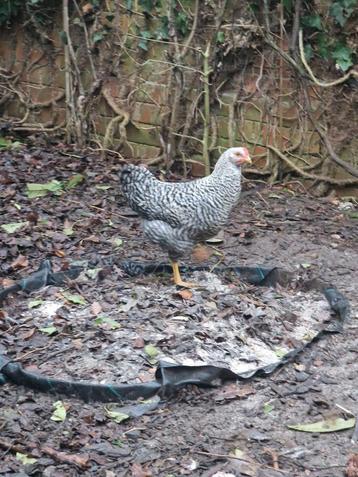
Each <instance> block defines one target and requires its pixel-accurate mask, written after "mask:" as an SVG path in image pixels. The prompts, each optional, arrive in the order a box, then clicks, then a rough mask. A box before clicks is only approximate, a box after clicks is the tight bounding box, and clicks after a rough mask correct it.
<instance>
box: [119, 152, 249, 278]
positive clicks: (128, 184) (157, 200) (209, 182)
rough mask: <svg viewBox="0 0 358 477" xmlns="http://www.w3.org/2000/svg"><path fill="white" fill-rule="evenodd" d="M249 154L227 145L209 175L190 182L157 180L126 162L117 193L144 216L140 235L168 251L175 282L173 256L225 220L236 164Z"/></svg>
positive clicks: (232, 201)
mask: <svg viewBox="0 0 358 477" xmlns="http://www.w3.org/2000/svg"><path fill="white" fill-rule="evenodd" d="M246 162H249V163H251V159H250V156H249V152H248V150H247V149H246V148H245V147H232V148H230V149H228V150H226V151H225V152H224V153H223V154H222V155H221V156H220V158H219V160H218V161H217V163H216V165H215V168H214V171H213V172H212V174H211V175H209V176H207V177H203V178H201V179H197V180H193V181H190V182H179V183H178V182H161V181H159V180H158V179H156V178H155V177H154V176H153V175H152V174H151V172H149V171H148V170H147V169H145V168H143V167H138V166H134V165H126V166H124V167H123V168H122V170H121V173H120V182H121V186H122V193H123V195H124V197H125V198H126V199H127V202H128V204H129V206H130V207H131V208H132V209H133V210H135V211H136V212H137V213H138V214H139V216H140V217H141V218H142V219H143V231H144V234H145V236H146V237H147V238H148V239H149V241H151V242H152V243H155V244H157V245H159V246H160V247H161V248H162V249H163V250H165V251H166V252H167V253H168V256H169V260H170V262H171V265H172V269H173V274H174V283H175V284H176V285H179V286H183V287H190V286H194V284H191V283H187V282H184V281H183V280H182V279H181V276H180V271H179V265H178V260H179V259H180V258H182V257H183V256H185V255H186V254H188V253H190V252H191V250H192V249H193V247H194V246H195V245H196V244H197V243H198V242H202V241H205V240H207V239H208V238H211V237H213V236H215V235H216V234H217V233H218V232H219V230H220V229H221V228H222V227H223V226H224V225H225V224H226V222H227V220H228V217H229V214H230V212H231V210H232V209H233V207H234V206H235V205H236V203H237V202H238V199H239V196H240V191H241V165H242V164H244V163H246Z"/></svg>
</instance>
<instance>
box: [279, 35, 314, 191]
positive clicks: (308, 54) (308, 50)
mask: <svg viewBox="0 0 358 477" xmlns="http://www.w3.org/2000/svg"><path fill="white" fill-rule="evenodd" d="M303 50H304V52H305V58H306V60H307V61H310V59H311V58H312V56H313V48H312V46H311V44H310V43H306V44H305V46H304V48H303ZM271 195H272V194H271Z"/></svg>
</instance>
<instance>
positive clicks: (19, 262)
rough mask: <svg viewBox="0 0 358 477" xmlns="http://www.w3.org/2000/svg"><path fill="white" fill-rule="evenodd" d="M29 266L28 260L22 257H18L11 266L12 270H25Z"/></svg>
mask: <svg viewBox="0 0 358 477" xmlns="http://www.w3.org/2000/svg"><path fill="white" fill-rule="evenodd" d="M28 265H29V260H28V259H27V257H25V256H24V255H19V256H18V257H17V258H16V259H15V260H14V261H13V262H12V264H11V268H12V269H13V270H17V269H19V268H26V267H27V266H28Z"/></svg>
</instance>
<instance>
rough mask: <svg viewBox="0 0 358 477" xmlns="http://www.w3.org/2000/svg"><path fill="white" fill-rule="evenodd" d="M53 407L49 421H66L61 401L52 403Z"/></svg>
mask: <svg viewBox="0 0 358 477" xmlns="http://www.w3.org/2000/svg"><path fill="white" fill-rule="evenodd" d="M53 407H54V408H55V410H54V411H53V413H52V416H51V417H50V419H51V421H55V422H63V421H64V420H65V419H66V415H67V413H66V408H65V406H64V405H63V402H62V401H56V402H54V403H53Z"/></svg>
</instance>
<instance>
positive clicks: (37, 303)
mask: <svg viewBox="0 0 358 477" xmlns="http://www.w3.org/2000/svg"><path fill="white" fill-rule="evenodd" d="M43 302H44V301H43V300H41V298H38V299H37V300H31V301H29V303H28V304H27V306H28V308H30V309H31V308H37V307H38V306H40V305H42V304H43Z"/></svg>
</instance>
